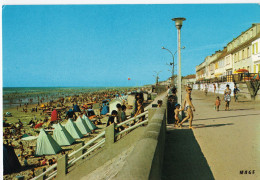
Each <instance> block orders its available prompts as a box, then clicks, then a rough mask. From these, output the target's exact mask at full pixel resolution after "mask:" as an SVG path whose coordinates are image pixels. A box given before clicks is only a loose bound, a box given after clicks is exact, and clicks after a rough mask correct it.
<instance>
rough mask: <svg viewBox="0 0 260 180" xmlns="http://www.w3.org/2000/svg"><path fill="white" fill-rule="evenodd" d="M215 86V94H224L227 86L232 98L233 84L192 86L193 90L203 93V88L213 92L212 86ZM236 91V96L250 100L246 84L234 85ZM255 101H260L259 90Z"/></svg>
mask: <svg viewBox="0 0 260 180" xmlns="http://www.w3.org/2000/svg"><path fill="white" fill-rule="evenodd" d="M213 84H215V85H216V92H215V93H217V94H224V90H225V89H226V85H227V84H228V85H229V88H230V89H231V96H234V93H233V90H234V87H235V84H234V83H233V82H221V83H207V84H206V83H203V84H193V89H195V90H200V91H204V90H205V86H207V87H208V92H214V85H213ZM236 85H237V87H238V89H239V90H240V91H239V93H238V96H240V97H243V98H245V99H248V100H251V95H250V92H249V90H248V87H247V85H246V83H236ZM255 100H256V101H260V90H259V91H258V93H257V95H256V97H255Z"/></svg>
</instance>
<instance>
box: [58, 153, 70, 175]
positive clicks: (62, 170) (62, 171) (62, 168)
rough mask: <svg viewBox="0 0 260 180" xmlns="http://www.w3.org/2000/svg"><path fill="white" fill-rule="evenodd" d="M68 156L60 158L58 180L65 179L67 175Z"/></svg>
mask: <svg viewBox="0 0 260 180" xmlns="http://www.w3.org/2000/svg"><path fill="white" fill-rule="evenodd" d="M67 164H68V155H67V154H65V155H64V156H62V157H60V158H59V159H58V161H57V178H58V179H64V176H65V175H66V174H67Z"/></svg>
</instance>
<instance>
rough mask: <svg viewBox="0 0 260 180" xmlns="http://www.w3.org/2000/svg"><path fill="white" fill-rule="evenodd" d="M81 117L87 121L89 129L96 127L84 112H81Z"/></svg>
mask: <svg viewBox="0 0 260 180" xmlns="http://www.w3.org/2000/svg"><path fill="white" fill-rule="evenodd" d="M82 119H83V120H84V121H85V122H86V123H87V125H88V128H89V129H90V130H91V131H92V130H95V129H97V126H95V125H94V124H93V123H92V122H91V121H90V119H89V118H88V117H87V116H86V115H85V114H83V116H82Z"/></svg>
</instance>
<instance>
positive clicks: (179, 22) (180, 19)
mask: <svg viewBox="0 0 260 180" xmlns="http://www.w3.org/2000/svg"><path fill="white" fill-rule="evenodd" d="M172 20H173V21H175V26H176V28H177V30H178V32H177V36H178V60H179V63H178V66H179V67H178V69H179V73H178V85H177V95H178V103H179V104H182V103H181V27H182V22H183V21H185V20H186V19H185V18H183V17H178V18H173V19H172Z"/></svg>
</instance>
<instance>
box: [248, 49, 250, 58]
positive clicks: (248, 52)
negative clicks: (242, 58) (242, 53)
mask: <svg viewBox="0 0 260 180" xmlns="http://www.w3.org/2000/svg"><path fill="white" fill-rule="evenodd" d="M247 57H248V58H249V57H250V48H249V47H248V48H247Z"/></svg>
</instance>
